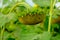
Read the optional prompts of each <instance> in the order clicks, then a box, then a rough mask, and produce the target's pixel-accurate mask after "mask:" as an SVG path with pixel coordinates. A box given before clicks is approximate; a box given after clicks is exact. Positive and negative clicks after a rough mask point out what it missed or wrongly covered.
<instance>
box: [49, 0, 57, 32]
mask: <svg viewBox="0 0 60 40" xmlns="http://www.w3.org/2000/svg"><path fill="white" fill-rule="evenodd" d="M55 2H56V1H55V0H54V1H53V0H51V5H50V12H49V15H50V16H49V24H48V32H50V29H51V19H52V13H53V8H54V5H55Z"/></svg>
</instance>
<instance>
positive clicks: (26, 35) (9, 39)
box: [0, 0, 60, 40]
mask: <svg viewBox="0 0 60 40" xmlns="http://www.w3.org/2000/svg"><path fill="white" fill-rule="evenodd" d="M23 1H25V0H18V1H17V0H11V1H10V0H3V7H2V8H0V40H1V39H3V40H60V22H59V23H54V24H51V29H50V30H51V31H50V32H48V23H49V17H50V15H49V11H50V2H51V1H50V0H33V2H34V3H36V4H37V5H39V7H37V8H35V7H30V6H29V5H28V4H27V3H25V2H23ZM20 3H22V4H20ZM18 4H19V5H18ZM4 5H5V6H4ZM27 14H28V15H29V16H32V15H33V16H34V14H44V15H45V18H44V20H43V22H41V23H39V24H36V25H24V24H22V23H21V22H19V17H24V16H26V15H27ZM59 16H60V10H58V9H57V8H53V15H52V19H56V18H58V17H59ZM43 17H44V16H43ZM43 17H41V18H43ZM34 18H37V17H34ZM34 18H33V17H32V19H34ZM25 19H27V18H25ZM30 20H31V19H30ZM34 20H36V19H34ZM34 22H35V21H34ZM3 29H4V30H3Z"/></svg>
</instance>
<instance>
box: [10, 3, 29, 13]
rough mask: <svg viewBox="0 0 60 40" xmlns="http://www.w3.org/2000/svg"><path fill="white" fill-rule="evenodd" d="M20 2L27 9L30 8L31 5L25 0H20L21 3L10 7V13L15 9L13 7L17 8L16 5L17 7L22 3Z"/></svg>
mask: <svg viewBox="0 0 60 40" xmlns="http://www.w3.org/2000/svg"><path fill="white" fill-rule="evenodd" d="M20 4H23V5H24V6H25V7H26V8H27V9H30V6H29V5H27V4H26V3H25V2H20V3H17V4H15V5H14V6H13V7H12V8H11V9H10V11H9V13H11V12H12V11H13V9H14V8H16V7H17V6H18V5H20Z"/></svg>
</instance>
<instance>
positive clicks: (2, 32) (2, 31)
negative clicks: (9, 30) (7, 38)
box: [1, 27, 5, 40]
mask: <svg viewBox="0 0 60 40" xmlns="http://www.w3.org/2000/svg"><path fill="white" fill-rule="evenodd" d="M4 29H5V28H4V27H3V29H2V30H1V40H3V35H4Z"/></svg>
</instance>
